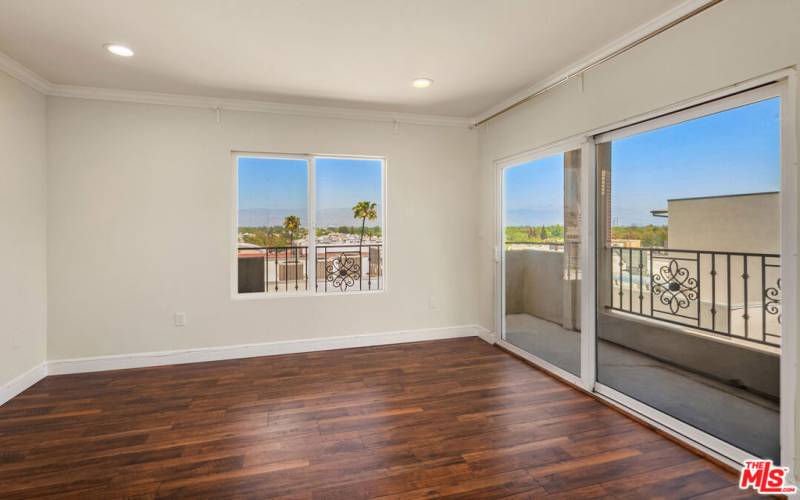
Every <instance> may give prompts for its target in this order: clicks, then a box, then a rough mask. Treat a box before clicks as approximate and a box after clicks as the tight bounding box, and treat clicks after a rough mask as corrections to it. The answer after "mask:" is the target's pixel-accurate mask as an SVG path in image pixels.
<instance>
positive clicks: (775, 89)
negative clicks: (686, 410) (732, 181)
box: [494, 69, 799, 482]
mask: <svg viewBox="0 0 800 500" xmlns="http://www.w3.org/2000/svg"><path fill="white" fill-rule="evenodd" d="M757 89H767V90H757ZM759 92H767V93H770V92H772V93H773V94H774V95H777V96H779V97H780V100H781V121H780V123H781V130H780V134H781V222H780V224H781V226H780V227H781V278H782V283H783V290H782V295H783V297H782V302H783V304H787V307H784V308H783V310H782V314H783V316H782V332H781V336H782V338H781V357H780V449H781V463H782V464H783V465H784V466H786V467H789V468H790V471H791V472H792V474H791V475H792V477H791V478H790V479H791V481H792V482H796V478H797V475H796V473H795V471H794V468H795V465H796V463H795V458H796V455H795V451H796V442H795V440H796V437H795V436H796V425H797V422H796V410H795V404H796V399H797V398H796V391H797V373H798V372H797V367H796V363H797V346H798V342H797V326H798V315H797V311H796V310H795V306H796V304H797V299H798V274H797V270H798V267H797V250H798V235H797V223H798V213H797V211H798V201H797V196H798V186H797V182H798V173H797V169H798V168H799V166H798V159H797V136H796V109H797V99H796V96H797V74H796V71H795V70H794V69H784V70H780V71H776V72H773V73H770V74H766V75H763V76H760V77H757V78H753V79H751V80H748V81H744V82H740V83H738V84H735V85H732V86H729V87H726V88H723V89H720V90H717V91H713V92H709V93H706V94H703V95H701V96H698V97H696V98H692V99H688V100H685V101H682V102H679V103H676V104H673V105H670V106H666V107H663V108H660V109H657V110H654V111H651V112H648V113H644V114H641V115H637V116H634V117H630V118H627V119H625V120H622V121H619V122H616V123H613V124H610V125H606V126H603V127H600V128H598V129H594V130H590V131H588V132H585V133H583V134H579V135H576V136H573V137H572V138H569V139H566V140H563V141H558V142H554V143H551V144H549V145H545V146H542V147H539V148H535V149H532V150H529V151H526V152H524V153H521V154H517V155H513V156H509V157H505V158H501V159H498V160H497V161H495V190H494V193H495V200H494V207H495V229H496V231H495V238H496V239H495V249H494V250H495V252H494V258H495V294H494V296H495V312H496V315H495V331H496V332H498V340H497V343H498V344H499V345H500V346H501V347H503V348H505V349H507V350H508V351H511V352H512V353H514V354H516V355H518V356H520V357H521V358H523V359H525V360H527V361H529V362H531V363H532V364H534V365H536V366H538V367H540V368H542V369H544V370H546V371H548V372H550V373H552V374H554V375H556V376H557V377H560V378H562V379H563V380H565V381H567V382H569V383H571V384H573V385H574V386H576V387H578V388H581V389H584V390H586V391H589V392H591V393H593V394H594V395H595V396H596V397H598V398H599V399H601V400H603V401H605V402H607V403H608V404H610V405H612V406H614V407H617V408H619V409H620V410H622V411H623V412H625V413H628V414H630V415H632V416H634V417H636V418H638V419H640V420H642V421H644V422H646V423H647V424H649V425H651V426H653V427H655V428H657V429H659V430H661V431H662V432H664V433H665V434H668V435H670V436H672V437H674V438H675V439H677V440H678V441H681V442H683V443H685V444H687V445H689V446H691V447H693V448H695V449H697V450H699V451H701V452H703V453H706V454H707V455H708V456H710V457H712V458H714V459H716V460H718V461H720V462H722V463H726V464H728V465H729V466H731V467H734V468H739V467H741V465H742V463H743V462H744V460H747V459H750V458H754V457H753V456H752V455H751V454H749V453H748V452H746V451H744V450H741V449H739V448H737V447H735V446H733V445H731V444H729V443H727V442H725V441H722V440H720V439H718V438H715V437H713V436H711V435H710V434H707V433H705V432H703V431H701V430H699V429H697V428H695V427H692V426H690V425H688V424H686V423H684V422H682V421H680V420H678V419H675V418H674V417H671V416H669V415H667V414H665V413H663V412H660V411H658V410H655V409H654V408H652V407H650V406H647V405H645V404H643V403H641V402H639V401H637V400H635V399H633V398H631V397H629V396H626V395H625V394H623V393H620V392H619V391H616V390H614V389H612V388H610V387H608V386H605V385H603V384H600V383H598V382H597V371H596V352H597V346H596V318H597V316H596V314H597V302H596V291H597V288H596V278H597V277H596V263H597V262H596V257H597V245H598V241H597V219H596V215H597V205H596V201H597V199H596V194H597V178H596V174H597V166H596V161H595V156H596V154H595V144H596V142H599V141H597V139H603V140H608V138H613V137H621V134H622V133H623V131H622V129H623V128H624V129H627V130H628V131H630V130H634V129H636V130H638V128H637V127H642V128H641V131H644V130H645V128H647V127H648V124H646V123H645V122H649V125H653V124H654V123H659V124H660V125H658V126H651V127H650V128H658V127H663V126H665V125H664V124H663V123H666V121H668V120H670V116H671V117H672V118H675V117H678V116H680V117H681V119H679V120H677V122H680V121H686V120H689V119H691V118H689V116H690V114H691V113H694V114H695V117H700V116H705V115H708V114H713V113H715V112H718V111H722V110H724V109H730V107H731V106H730V102H732V100H734V99H736V98H737V97H736V96H745V97H740V98H743V99H745V100H746V99H747V96H753V95H759ZM762 98H763V97H762ZM740 105H743V104H740ZM717 106H719V107H720V108H719V109H716V108H715V107H717ZM734 107H735V106H734ZM665 120H666V121H665ZM577 148H580V149H581V208H582V209H581V240H582V241H581V245H580V249H581V256H580V262H581V267H582V269H581V278H582V279H581V356H580V360H581V365H580V371H581V375H580V376H579V377H578V376H576V375H574V374H572V373H569V372H567V371H565V370H563V369H561V368H558V367H556V366H554V365H552V364H551V363H548V362H547V361H545V360H543V359H541V358H539V357H537V356H534V355H532V354H530V353H528V352H526V351H523V350H522V349H519V348H517V347H516V346H514V345H512V344H510V343H508V342H506V341H505V339H504V338H503V337H504V335H505V259H504V258H503V254H504V243H505V240H504V236H505V235H504V234H503V233H504V220H503V212H504V207H503V198H504V196H503V171H504V169H505V168H508V167H511V166H514V165H518V164H520V163H525V162H528V161H532V160H536V159H540V158H543V157H546V156H550V155H553V154H557V153H563V152H566V151H569V150H573V149H577Z"/></svg>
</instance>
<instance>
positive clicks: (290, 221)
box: [283, 215, 300, 247]
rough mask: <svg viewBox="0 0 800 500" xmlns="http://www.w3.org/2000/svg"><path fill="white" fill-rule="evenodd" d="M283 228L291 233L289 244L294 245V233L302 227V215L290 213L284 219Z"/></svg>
mask: <svg viewBox="0 0 800 500" xmlns="http://www.w3.org/2000/svg"><path fill="white" fill-rule="evenodd" d="M283 228H284V229H286V231H287V232H288V233H289V246H290V247H291V246H294V233H295V231H297V230H298V229H300V217H298V216H296V215H289V216H287V217H286V218H285V219H283Z"/></svg>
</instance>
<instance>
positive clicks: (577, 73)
mask: <svg viewBox="0 0 800 500" xmlns="http://www.w3.org/2000/svg"><path fill="white" fill-rule="evenodd" d="M724 1H725V0H711V1H710V2H708V3H706V4H704V5H702V6H700V7H698V8H696V9H694V10H692V11H691V12H687V13H686V14H684V15H682V16H681V17H679V18H677V19H675V20H673V21H670V22H669V23H667V24H665V25H664V26H662V27H660V28H658V29H657V30H655V31H652V32H650V33H648V34H646V35H644V36H642V37H641V38H637V39H636V40H634V41H632V42H631V43H629V44H627V45H625V46H624V47H620V48H619V49H617V50H615V51H614V52H612V53H610V54H608V55H605V56H603V57H601V58H600V59H598V60H596V61H594V62H591V63H589V64H587V65H586V66H584V67H582V68H580V69H578V70H576V71H574V72H572V73H570V74H568V75H567V76H565V77H563V78H562V79H560V80H557V81H555V82H553V83H551V84H550V85H548V86H546V87H544V88H542V89H539V90H537V91H536V92H534V93H533V94H530V95H529V96H526V97H524V98H522V99H520V100H519V101H517V102H515V103H513V104H510V105H508V106H506V107H505V108H503V109H501V110H500V111H497V112H496V113H493V114H491V115H489V116H487V117H486V118H484V119H483V120H480V121H478V122H475V124H474V125H473V127H477V126H479V125H483V124H484V123H486V122H488V121H489V120H492V119H494V118H497V117H498V116H500V115H502V114H503V113H506V112H507V111H511V110H512V109H514V108H516V107H517V106H519V105H521V104H525V103H526V102H528V101H531V100H533V99H535V98H536V97H538V96H540V95H542V94H544V93H546V92H549V91H551V90H553V89H554V88H556V87H560V86H561V85H563V84H564V83H566V82H568V81H569V80H571V79H573V78H575V77H576V76H581V75H583V74H584V73H586V72H587V71H589V70H590V69H592V68H594V67H596V66H599V65H600V64H603V63H604V62H606V61H609V60H611V59H613V58H615V57H617V56H618V55H620V54H624V53H625V52H627V51H629V50H631V49H632V48H634V47H636V46H638V45H641V44H642V43H644V42H646V41H647V40H650V39H651V38H653V37H655V36H657V35H660V34H661V33H663V32H665V31H667V30H668V29H670V28H672V27H675V26H677V25H679V24H681V23H682V22H684V21H686V20H688V19H691V18H692V17H694V16H696V15H698V14H700V13H701V12H705V11H706V10H708V9H710V8H711V7H714V6H715V5H717V4H720V3H722V2H724Z"/></svg>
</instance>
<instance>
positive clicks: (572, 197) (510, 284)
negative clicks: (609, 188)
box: [501, 149, 581, 376]
mask: <svg viewBox="0 0 800 500" xmlns="http://www.w3.org/2000/svg"><path fill="white" fill-rule="evenodd" d="M580 182H581V150H580V149H576V150H572V151H567V152H563V153H557V154H551V155H549V156H544V157H538V158H531V159H529V160H526V161H521V162H518V163H514V164H511V165H508V166H506V167H505V168H503V170H502V179H501V183H502V193H503V195H502V252H501V255H502V269H503V271H502V272H503V292H504V293H503V298H502V310H503V317H502V322H503V339H504V340H505V341H506V342H507V343H509V344H511V345H512V346H514V347H516V348H517V349H520V350H522V351H524V352H526V353H528V354H531V355H533V356H534V357H535V358H537V359H538V360H541V361H544V362H545V363H548V364H550V365H552V366H554V367H556V368H557V369H560V370H564V371H565V372H568V373H570V374H572V375H575V376H580V353H581V348H580V344H581V341H580V321H581V318H580V290H581V269H580V252H581V239H580V220H581V217H580V212H581V196H580Z"/></svg>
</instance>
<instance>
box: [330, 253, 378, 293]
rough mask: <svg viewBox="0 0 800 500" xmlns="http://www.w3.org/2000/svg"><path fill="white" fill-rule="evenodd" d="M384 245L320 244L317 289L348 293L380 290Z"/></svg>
mask: <svg viewBox="0 0 800 500" xmlns="http://www.w3.org/2000/svg"><path fill="white" fill-rule="evenodd" d="M382 249H383V245H374V244H368V245H319V246H317V247H316V252H317V256H316V261H317V266H316V276H317V279H316V284H315V287H316V290H317V291H321V292H347V291H353V290H380V288H381V279H382V274H383V272H382V270H383V252H382Z"/></svg>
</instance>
